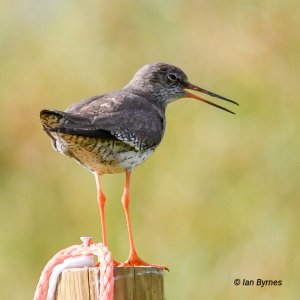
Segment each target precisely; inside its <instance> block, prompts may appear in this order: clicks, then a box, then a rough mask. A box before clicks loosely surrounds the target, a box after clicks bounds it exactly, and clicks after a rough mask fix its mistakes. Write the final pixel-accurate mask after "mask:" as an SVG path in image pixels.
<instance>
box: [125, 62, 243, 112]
mask: <svg viewBox="0 0 300 300" xmlns="http://www.w3.org/2000/svg"><path fill="white" fill-rule="evenodd" d="M126 88H131V89H132V90H135V91H137V92H140V93H145V94H149V95H152V97H153V99H155V100H156V101H158V102H161V103H162V104H163V105H164V106H166V105H167V104H168V103H170V102H172V101H175V100H177V99H180V98H194V99H197V100H200V101H203V102H205V103H208V104H210V105H213V106H215V107H218V108H220V109H223V110H225V111H228V112H230V113H233V112H232V111H231V110H229V109H227V108H224V107H222V106H220V105H217V104H215V103H213V102H210V101H208V100H206V99H203V98H201V97H199V96H197V95H194V94H192V93H191V92H189V91H188V90H194V91H197V92H201V93H204V94H207V95H209V96H212V97H216V98H219V99H222V100H225V101H228V102H231V103H234V104H236V105H238V103H236V102H235V101H232V100H230V99H228V98H225V97H223V96H220V95H218V94H215V93H212V92H210V91H207V90H205V89H202V88H200V87H198V86H196V85H193V84H191V83H190V82H189V81H188V78H187V75H186V74H185V73H184V72H183V71H182V70H181V69H180V68H178V67H175V66H172V65H168V64H165V63H155V64H148V65H145V66H143V67H142V68H141V69H140V70H138V71H137V72H136V73H135V75H134V77H133V79H132V80H131V81H130V82H129V84H128V85H127V86H126Z"/></svg>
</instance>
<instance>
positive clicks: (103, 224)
mask: <svg viewBox="0 0 300 300" xmlns="http://www.w3.org/2000/svg"><path fill="white" fill-rule="evenodd" d="M94 174H95V179H96V185H97V202H98V206H99V210H100V220H101V231H102V240H103V245H104V246H106V247H107V238H106V222H105V211H104V206H105V201H106V197H105V195H104V193H103V191H102V188H101V184H100V175H99V174H97V173H94ZM119 264H120V263H119V262H118V261H115V260H114V265H115V266H118V265H119ZM95 267H99V262H97V263H96V264H95Z"/></svg>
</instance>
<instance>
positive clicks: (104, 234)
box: [94, 173, 107, 246]
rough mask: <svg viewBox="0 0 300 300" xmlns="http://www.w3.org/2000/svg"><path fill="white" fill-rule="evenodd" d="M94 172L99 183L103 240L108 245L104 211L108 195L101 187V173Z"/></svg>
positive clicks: (98, 195)
mask: <svg viewBox="0 0 300 300" xmlns="http://www.w3.org/2000/svg"><path fill="white" fill-rule="evenodd" d="M94 174H95V179H96V185H97V202H98V206H99V210H100V220H101V231H102V240H103V245H104V246H107V239H106V223H105V212H104V206H105V201H106V197H105V195H104V193H103V191H102V188H101V184H100V175H99V174H97V173H94Z"/></svg>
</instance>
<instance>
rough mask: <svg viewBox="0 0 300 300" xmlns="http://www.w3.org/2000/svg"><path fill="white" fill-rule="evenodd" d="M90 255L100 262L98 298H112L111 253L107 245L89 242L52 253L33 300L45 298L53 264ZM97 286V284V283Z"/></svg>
mask: <svg viewBox="0 0 300 300" xmlns="http://www.w3.org/2000/svg"><path fill="white" fill-rule="evenodd" d="M91 255H96V256H98V260H99V263H100V267H99V269H100V276H99V282H98V283H100V287H98V299H99V300H112V299H113V290H114V276H113V269H114V264H113V259H112V255H111V253H110V252H109V250H108V249H107V247H105V246H103V245H102V244H101V243H99V244H95V243H90V245H89V246H85V245H73V246H70V247H68V248H66V249H63V250H61V251H59V252H58V253H57V254H56V255H54V256H53V258H52V259H50V261H49V262H48V263H47V264H46V266H45V268H44V270H43V272H42V274H41V277H40V280H39V282H38V285H37V287H36V291H35V294H34V298H33V300H45V299H46V297H47V293H48V287H49V280H50V276H51V274H52V271H53V269H54V267H55V266H57V265H59V264H62V263H63V262H64V261H65V260H66V259H70V258H78V257H83V256H91ZM97 286H99V284H98V285H97Z"/></svg>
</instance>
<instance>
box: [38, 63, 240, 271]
mask: <svg viewBox="0 0 300 300" xmlns="http://www.w3.org/2000/svg"><path fill="white" fill-rule="evenodd" d="M187 90H194V91H197V92H201V93H204V94H207V95H209V96H212V97H216V98H219V99H222V100H225V101H228V102H231V103H234V104H237V103H236V102H235V101H232V100H230V99H228V98H225V97H223V96H220V95H218V94H215V93H212V92H209V91H207V90H205V89H202V88H200V87H198V86H196V85H193V84H191V83H190V82H189V81H188V78H187V76H186V74H185V73H184V72H183V71H182V70H181V69H180V68H178V67H175V66H172V65H169V64H165V63H155V64H148V65H145V66H143V67H142V68H141V69H140V70H139V71H138V72H137V73H136V74H135V75H134V77H133V78H132V80H131V81H130V82H129V83H128V84H127V85H126V86H125V87H124V88H123V89H121V90H118V91H115V92H111V93H108V94H104V95H101V96H95V97H91V98H87V99H84V100H81V101H79V102H77V103H74V104H72V105H71V106H70V107H69V108H67V109H66V110H65V111H59V110H54V109H53V110H48V109H44V110H42V111H41V113H40V118H41V123H42V125H43V128H44V130H45V131H46V133H47V134H48V135H49V136H50V138H51V140H52V145H53V147H54V149H55V150H57V151H59V152H60V153H62V154H65V155H67V156H69V157H72V158H74V159H75V160H76V161H78V162H79V163H80V164H81V165H83V166H84V167H86V168H87V169H89V170H90V171H91V172H93V173H94V175H95V178H96V184H97V201H98V206H99V210H100V219H101V228H102V239H103V244H104V245H107V237H106V225H105V213H104V205H105V201H106V198H105V195H104V193H103V190H102V188H101V184H100V175H103V174H108V173H119V172H125V174H126V180H125V189H124V193H123V196H122V204H123V207H124V211H125V217H126V223H127V229H128V235H129V244H130V252H129V257H128V259H127V260H126V261H125V262H124V263H123V264H121V265H122V266H141V265H142V266H149V265H151V266H159V265H154V264H149V263H146V262H145V261H143V260H142V259H140V258H139V257H138V255H137V252H136V249H135V246H134V242H133V236H132V228H131V222H130V217H129V186H130V175H131V172H132V170H133V169H134V168H135V167H137V166H138V165H140V164H141V163H142V162H143V161H144V160H145V159H146V158H147V157H148V156H149V155H150V154H151V153H153V151H154V150H155V149H156V148H157V146H158V145H159V143H160V142H161V140H162V138H163V135H164V132H165V127H166V117H165V110H166V107H167V105H168V104H169V103H171V102H173V101H175V100H177V99H180V98H184V97H186V98H194V99H197V100H200V101H203V102H205V103H208V104H210V105H213V106H215V107H218V108H220V109H223V110H225V111H227V112H230V113H233V112H232V111H231V110H228V109H227V108H224V107H222V106H219V105H217V104H215V103H213V102H210V101H208V100H205V99H203V98H201V97H199V96H197V95H194V94H192V93H191V92H189V91H187ZM237 105H238V104H237Z"/></svg>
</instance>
